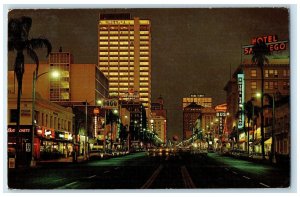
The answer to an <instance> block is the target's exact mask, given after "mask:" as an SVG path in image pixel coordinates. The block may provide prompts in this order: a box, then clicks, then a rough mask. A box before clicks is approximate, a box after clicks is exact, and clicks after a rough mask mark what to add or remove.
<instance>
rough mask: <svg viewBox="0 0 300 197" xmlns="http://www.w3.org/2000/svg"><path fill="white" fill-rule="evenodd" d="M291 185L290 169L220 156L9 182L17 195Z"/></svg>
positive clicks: (47, 168)
mask: <svg viewBox="0 0 300 197" xmlns="http://www.w3.org/2000/svg"><path fill="white" fill-rule="evenodd" d="M270 177H271V178H270ZM289 180H290V176H289V169H280V168H275V167H271V166H270V165H263V164H258V163H253V162H248V161H243V160H238V159H234V158H230V157H225V156H220V155H219V154H217V153H208V155H207V156H205V155H191V154H188V153H184V154H180V155H176V156H167V157H163V156H157V157H150V156H148V155H147V154H146V153H145V152H140V153H135V154H130V155H126V156H121V157H117V158H111V159H105V160H94V161H89V162H84V163H76V164H73V163H59V164H58V163H51V164H50V163H47V164H45V163H44V164H40V165H38V166H37V167H36V168H35V169H18V170H10V171H9V176H8V182H9V185H10V187H11V188H12V189H13V188H15V189H42V190H43V189H55V190H57V189H60V190H62V189H222V188H223V189H224V188H286V187H288V186H289V184H290V181H289ZM50 191H51V190H50Z"/></svg>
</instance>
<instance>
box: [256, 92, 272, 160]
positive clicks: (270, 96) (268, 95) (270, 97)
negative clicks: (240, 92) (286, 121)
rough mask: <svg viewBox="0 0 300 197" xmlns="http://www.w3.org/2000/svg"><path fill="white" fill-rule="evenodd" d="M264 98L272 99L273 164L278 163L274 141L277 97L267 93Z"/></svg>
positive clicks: (258, 94)
mask: <svg viewBox="0 0 300 197" xmlns="http://www.w3.org/2000/svg"><path fill="white" fill-rule="evenodd" d="M256 95H257V96H258V97H260V96H261V94H260V93H257V94H256ZM263 96H267V97H268V99H269V100H270V99H272V131H271V136H272V144H271V155H270V156H271V161H272V162H273V163H276V158H275V151H274V150H275V147H274V146H275V143H274V142H275V139H274V136H275V135H274V130H275V95H274V93H272V94H271V95H270V94H267V93H265V94H264V95H263ZM262 113H263V109H262Z"/></svg>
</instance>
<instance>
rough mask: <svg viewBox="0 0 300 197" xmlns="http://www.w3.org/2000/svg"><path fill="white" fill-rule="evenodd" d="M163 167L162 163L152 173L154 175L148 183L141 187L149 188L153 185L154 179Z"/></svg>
mask: <svg viewBox="0 0 300 197" xmlns="http://www.w3.org/2000/svg"><path fill="white" fill-rule="evenodd" d="M162 169H163V166H162V164H160V166H159V167H158V168H157V169H156V170H155V172H154V173H153V174H152V176H151V177H150V178H149V179H148V180H147V181H146V183H145V184H144V185H143V186H142V187H141V189H147V188H149V187H150V186H151V184H152V183H153V182H154V180H155V179H156V178H157V176H158V175H159V173H160V171H161V170H162Z"/></svg>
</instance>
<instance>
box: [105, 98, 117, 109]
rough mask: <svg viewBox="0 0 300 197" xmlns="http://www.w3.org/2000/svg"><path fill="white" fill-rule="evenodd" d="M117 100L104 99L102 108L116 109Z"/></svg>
mask: <svg viewBox="0 0 300 197" xmlns="http://www.w3.org/2000/svg"><path fill="white" fill-rule="evenodd" d="M118 105H119V102H118V100H117V99H106V100H104V101H103V108H105V109H117V108H118Z"/></svg>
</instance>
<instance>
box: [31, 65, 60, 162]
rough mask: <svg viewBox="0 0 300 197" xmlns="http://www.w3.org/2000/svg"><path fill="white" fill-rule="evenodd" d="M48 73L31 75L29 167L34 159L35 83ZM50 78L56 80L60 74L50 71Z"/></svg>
mask: <svg viewBox="0 0 300 197" xmlns="http://www.w3.org/2000/svg"><path fill="white" fill-rule="evenodd" d="M48 73H50V71H47V72H43V73H41V74H39V75H37V73H36V70H34V72H33V75H32V117H31V123H32V142H31V162H30V166H32V167H33V166H35V164H36V163H35V159H34V131H35V123H36V121H35V99H36V98H35V96H36V82H37V80H38V79H39V77H41V76H43V75H45V74H48ZM51 76H52V77H53V78H58V77H59V76H60V73H59V72H58V71H52V72H51Z"/></svg>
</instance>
